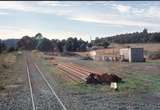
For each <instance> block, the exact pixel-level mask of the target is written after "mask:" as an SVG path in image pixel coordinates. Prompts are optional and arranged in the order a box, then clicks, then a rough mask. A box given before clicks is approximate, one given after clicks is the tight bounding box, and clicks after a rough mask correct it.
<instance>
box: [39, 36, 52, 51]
mask: <svg viewBox="0 0 160 110" xmlns="http://www.w3.org/2000/svg"><path fill="white" fill-rule="evenodd" d="M37 49H38V50H40V51H53V45H52V43H51V41H50V40H49V39H46V38H43V39H42V40H41V41H40V42H39V43H38V45H37Z"/></svg>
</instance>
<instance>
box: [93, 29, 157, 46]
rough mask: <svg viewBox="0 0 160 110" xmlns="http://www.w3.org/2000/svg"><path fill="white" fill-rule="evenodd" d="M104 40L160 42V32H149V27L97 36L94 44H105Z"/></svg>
mask: <svg viewBox="0 0 160 110" xmlns="http://www.w3.org/2000/svg"><path fill="white" fill-rule="evenodd" d="M103 42H108V43H119V44H125V43H160V32H153V33H148V31H147V29H144V30H143V31H142V32H134V33H126V34H120V35H115V36H111V37H105V38H98V37H97V38H96V39H95V40H93V41H92V44H94V45H97V46H104V43H103Z"/></svg>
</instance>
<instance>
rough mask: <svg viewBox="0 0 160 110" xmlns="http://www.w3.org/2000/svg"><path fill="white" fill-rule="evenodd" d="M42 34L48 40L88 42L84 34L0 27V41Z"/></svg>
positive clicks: (69, 31) (86, 35) (68, 31)
mask: <svg viewBox="0 0 160 110" xmlns="http://www.w3.org/2000/svg"><path fill="white" fill-rule="evenodd" d="M39 32H40V33H42V35H43V36H44V37H47V38H49V39H66V38H68V37H77V38H82V39H83V40H86V41H87V40H89V39H88V38H89V36H90V35H89V34H87V33H84V32H75V31H71V30H66V31H59V32H54V31H53V32H52V31H39V30H33V29H29V28H25V27H23V28H22V27H21V28H20V27H19V28H18V27H13V26H3V27H2V26H1V27H0V39H8V38H21V37H23V36H26V35H28V36H31V37H33V36H34V35H36V34H37V33H39Z"/></svg>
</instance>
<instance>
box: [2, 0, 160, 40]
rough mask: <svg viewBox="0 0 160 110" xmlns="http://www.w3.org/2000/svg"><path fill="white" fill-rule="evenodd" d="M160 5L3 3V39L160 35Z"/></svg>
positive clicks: (125, 3)
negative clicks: (39, 35) (145, 33)
mask: <svg viewBox="0 0 160 110" xmlns="http://www.w3.org/2000/svg"><path fill="white" fill-rule="evenodd" d="M159 10H160V2H159V1H119V2H118V1H90V2H89V1H75V2H74V1H0V39H7V38H21V37H22V36H24V35H29V36H34V35H35V34H36V33H38V32H40V33H42V34H43V36H44V37H47V38H49V39H55V38H56V39H66V38H68V37H78V38H82V39H84V40H90V37H91V38H92V39H94V38H95V37H106V36H111V35H116V34H120V33H129V32H137V31H138V32H140V31H142V30H143V29H144V28H147V29H148V30H149V32H155V31H159V32H160V12H159Z"/></svg>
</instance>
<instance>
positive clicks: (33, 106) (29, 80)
mask: <svg viewBox="0 0 160 110" xmlns="http://www.w3.org/2000/svg"><path fill="white" fill-rule="evenodd" d="M26 66H27V75H28V83H29V88H30V96H31V100H32V109H33V110H36V106H35V103H34V98H33V90H32V84H31V78H30V71H29V66H28V61H27V59H26Z"/></svg>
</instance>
